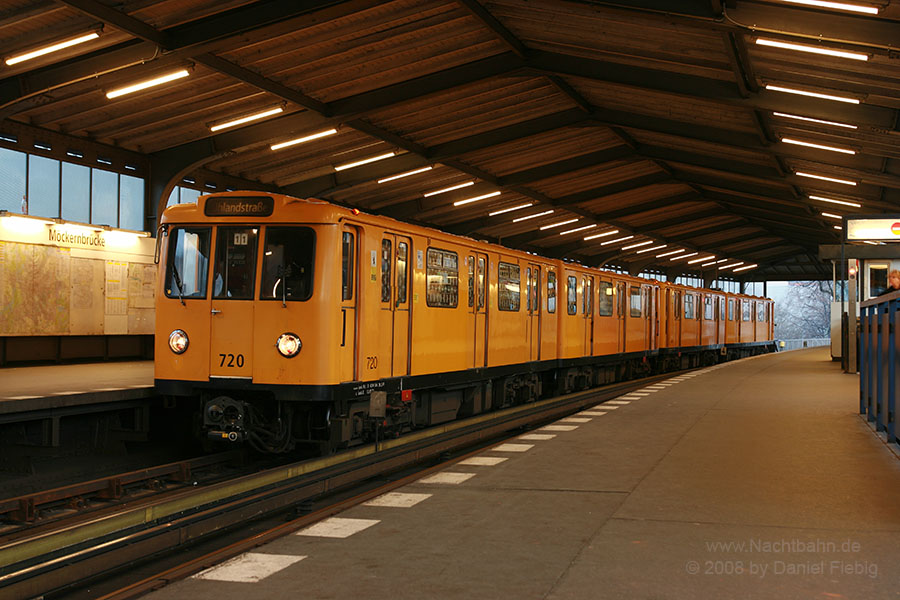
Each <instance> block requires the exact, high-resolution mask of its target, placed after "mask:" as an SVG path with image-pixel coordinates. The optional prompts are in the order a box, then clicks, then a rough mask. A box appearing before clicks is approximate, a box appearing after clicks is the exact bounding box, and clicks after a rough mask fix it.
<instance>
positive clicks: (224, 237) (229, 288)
mask: <svg viewBox="0 0 900 600" xmlns="http://www.w3.org/2000/svg"><path fill="white" fill-rule="evenodd" d="M258 231H259V229H258V228H256V227H219V231H218V235H217V236H216V264H215V268H214V270H213V298H217V299H226V298H227V299H230V300H252V299H253V286H254V284H255V283H256V243H257V232H258Z"/></svg>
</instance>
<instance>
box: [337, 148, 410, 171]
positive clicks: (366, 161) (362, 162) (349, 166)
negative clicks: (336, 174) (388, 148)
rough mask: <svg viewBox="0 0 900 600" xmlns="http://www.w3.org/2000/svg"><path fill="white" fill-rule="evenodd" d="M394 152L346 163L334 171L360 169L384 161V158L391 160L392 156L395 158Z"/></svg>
mask: <svg viewBox="0 0 900 600" xmlns="http://www.w3.org/2000/svg"><path fill="white" fill-rule="evenodd" d="M396 155H397V153H396V152H385V153H384V154H379V155H378V156H370V157H369V158H364V159H362V160H357V161H356V162H352V163H346V164H343V165H337V166H336V167H335V168H334V170H335V171H345V170H347V169H352V168H353V167H360V166H362V165H367V164H369V163H373V162H375V161H379V160H384V159H386V158H391V157H392V156H396Z"/></svg>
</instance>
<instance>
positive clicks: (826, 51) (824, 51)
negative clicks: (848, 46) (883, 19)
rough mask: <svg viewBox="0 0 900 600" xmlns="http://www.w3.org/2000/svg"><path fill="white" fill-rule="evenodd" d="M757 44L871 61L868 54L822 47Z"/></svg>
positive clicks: (759, 40)
mask: <svg viewBox="0 0 900 600" xmlns="http://www.w3.org/2000/svg"><path fill="white" fill-rule="evenodd" d="M756 43H757V44H758V45H760V46H771V47H773V48H781V49H783V50H797V51H798V52H809V53H811V54H824V55H827V56H835V57H837V58H849V59H851V60H869V55H868V54H862V53H860V52H848V51H846V50H834V49H832V48H822V47H821V46H809V45H807V44H793V43H790V42H781V41H779V40H772V39H768V38H756Z"/></svg>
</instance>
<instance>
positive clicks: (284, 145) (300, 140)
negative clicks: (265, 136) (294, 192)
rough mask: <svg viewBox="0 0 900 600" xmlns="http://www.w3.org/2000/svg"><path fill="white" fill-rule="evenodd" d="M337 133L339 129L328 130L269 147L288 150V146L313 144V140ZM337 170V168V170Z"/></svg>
mask: <svg viewBox="0 0 900 600" xmlns="http://www.w3.org/2000/svg"><path fill="white" fill-rule="evenodd" d="M335 133H337V129H326V130H325V131H320V132H318V133H313V134H310V135H306V136H303V137H300V138H295V139H293V140H288V141H286V142H279V143H278V144H272V145H271V146H269V149H270V150H281V149H282V148H287V147H288V146H294V145H296V144H302V143H304V142H311V141H313V140H317V139H319V138H323V137H326V136H329V135H334V134H335ZM335 170H337V168H335Z"/></svg>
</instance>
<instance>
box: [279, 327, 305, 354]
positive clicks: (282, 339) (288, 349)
mask: <svg viewBox="0 0 900 600" xmlns="http://www.w3.org/2000/svg"><path fill="white" fill-rule="evenodd" d="M275 348H277V349H278V353H279V354H280V355H282V356H283V357H285V358H294V357H295V356H297V355H298V354H300V349H301V348H303V342H301V341H300V336H299V335H297V334H296V333H292V332H290V331H286V332H284V333H282V334H281V335H279V336H278V339H277V340H276V341H275Z"/></svg>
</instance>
